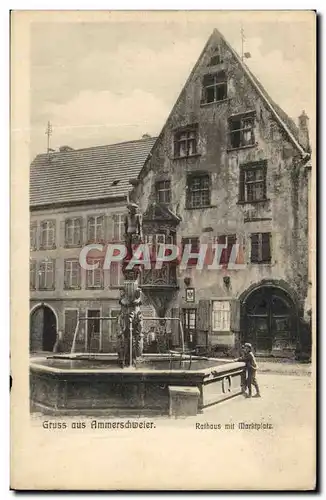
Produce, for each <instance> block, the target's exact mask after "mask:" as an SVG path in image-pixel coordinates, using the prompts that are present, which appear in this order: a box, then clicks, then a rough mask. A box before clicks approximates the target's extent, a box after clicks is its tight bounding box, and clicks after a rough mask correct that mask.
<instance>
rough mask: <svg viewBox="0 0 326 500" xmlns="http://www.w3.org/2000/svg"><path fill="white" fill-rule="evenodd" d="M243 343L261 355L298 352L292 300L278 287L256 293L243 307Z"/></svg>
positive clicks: (260, 289) (263, 288)
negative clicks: (249, 344) (250, 344)
mask: <svg viewBox="0 0 326 500" xmlns="http://www.w3.org/2000/svg"><path fill="white" fill-rule="evenodd" d="M242 316H243V327H244V328H243V340H244V341H247V342H251V343H252V345H253V347H254V349H255V351H256V352H257V353H261V354H267V355H268V354H274V355H275V354H276V355H277V354H279V355H283V354H284V353H285V352H287V351H289V350H290V351H291V350H294V349H295V346H296V340H297V328H296V326H297V315H296V309H295V306H294V303H293V301H292V299H291V298H290V297H289V296H288V295H287V294H286V293H285V292H284V291H283V290H280V289H278V288H276V287H261V288H259V289H258V290H255V291H253V292H252V293H251V294H250V295H249V297H248V298H247V299H246V301H245V303H244V304H243V315H242Z"/></svg>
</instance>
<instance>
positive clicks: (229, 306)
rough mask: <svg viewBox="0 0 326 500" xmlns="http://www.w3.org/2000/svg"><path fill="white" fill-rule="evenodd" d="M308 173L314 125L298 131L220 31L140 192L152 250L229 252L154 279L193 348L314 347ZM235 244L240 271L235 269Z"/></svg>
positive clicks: (274, 351) (153, 290)
mask: <svg viewBox="0 0 326 500" xmlns="http://www.w3.org/2000/svg"><path fill="white" fill-rule="evenodd" d="M309 176H310V148H309V136H308V117H307V116H306V115H305V113H304V112H303V113H302V115H301V116H300V117H299V122H298V126H296V125H295V123H294V122H293V121H292V120H291V119H290V118H289V117H288V116H287V115H286V113H285V112H284V111H283V110H281V108H280V107H279V106H278V105H277V104H276V103H275V102H273V100H272V99H271V98H270V96H269V95H268V94H267V92H266V91H265V89H264V88H263V87H262V85H261V84H260V82H259V81H258V80H257V78H256V77H255V76H254V75H253V74H252V72H251V71H250V70H249V68H248V67H247V66H246V65H245V63H244V62H243V61H242V60H241V58H240V57H239V56H238V55H237V53H236V52H235V51H234V50H233V48H232V47H231V46H230V45H229V44H228V42H227V41H226V40H225V39H224V37H223V36H222V35H221V34H220V33H219V32H218V31H217V30H215V31H214V32H213V34H212V36H211V37H210V39H209V40H208V42H207V44H206V46H205V48H204V50H203V52H202V54H201V56H200V58H199V60H198V61H197V63H196V65H195V67H194V69H193V71H192V72H191V74H190V76H189V78H188V80H187V82H186V84H185V86H184V88H183V89H182V91H181V94H180V96H179V98H178V100H177V102H176V103H175V105H174V107H173V109H172V111H171V114H170V116H169V117H168V119H167V122H166V123H165V125H164V127H163V129H162V131H161V133H160V135H159V137H158V139H157V140H156V142H155V145H154V147H153V149H152V152H151V156H150V157H149V158H148V159H147V161H146V163H145V165H144V167H143V168H142V170H141V172H140V174H139V184H138V186H137V187H136V188H135V190H134V192H133V196H134V199H135V200H137V201H138V203H139V204H140V206H141V210H142V212H143V213H144V225H145V226H146V228H147V229H146V230H145V232H147V233H148V234H149V235H150V234H152V237H151V242H154V244H157V243H160V242H173V243H175V244H177V245H178V246H179V247H181V248H183V247H185V244H191V249H192V252H193V253H195V254H196V252H199V251H200V245H201V244H203V243H206V244H207V245H208V246H212V245H213V244H216V243H219V244H223V245H225V249H224V250H223V252H222V255H221V261H220V262H221V263H222V264H223V266H222V269H218V270H211V269H208V268H207V267H206V268H204V269H202V270H198V269H196V265H197V260H196V258H193V259H192V260H191V261H190V263H189V265H188V268H187V269H186V270H185V271H183V272H182V271H179V270H178V267H176V266H175V265H174V264H171V265H166V266H165V269H163V270H152V271H147V272H146V275H145V283H144V286H143V291H144V293H145V294H146V296H148V297H149V298H150V300H151V301H152V303H153V304H154V306H155V308H156V311H157V313H158V314H160V315H162V316H163V315H164V314H165V315H166V314H167V315H169V316H170V315H172V316H176V317H180V318H181V319H182V323H183V326H184V334H185V341H186V344H187V345H188V346H189V347H197V348H202V349H203V350H205V351H206V352H208V351H209V350H210V349H215V350H217V351H219V350H224V351H229V352H231V353H232V352H233V351H235V350H236V349H237V348H238V347H239V344H240V342H243V341H249V342H251V343H252V344H253V346H254V348H255V350H256V352H257V354H261V355H274V356H293V355H294V354H295V353H297V354H300V353H301V354H302V352H303V351H305V352H308V351H309V348H310V331H309V310H310V307H311V306H310V304H309V293H308V287H309V284H308V194H309V193H308V184H309ZM234 245H238V246H239V255H238V257H237V259H238V260H237V262H238V263H242V264H243V266H242V268H238V269H232V268H231V267H230V266H228V262H229V259H230V255H231V252H232V248H233V247H234ZM170 343H171V344H172V345H174V346H176V345H180V332H178V330H175V332H174V333H173V332H172V338H171V342H170Z"/></svg>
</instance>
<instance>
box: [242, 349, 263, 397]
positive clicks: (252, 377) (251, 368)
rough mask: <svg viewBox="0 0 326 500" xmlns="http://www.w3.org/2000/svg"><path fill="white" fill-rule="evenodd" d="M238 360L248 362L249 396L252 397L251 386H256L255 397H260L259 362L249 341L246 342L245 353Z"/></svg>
mask: <svg viewBox="0 0 326 500" xmlns="http://www.w3.org/2000/svg"><path fill="white" fill-rule="evenodd" d="M237 361H243V362H244V363H246V370H247V386H248V391H249V394H248V397H249V398H251V396H252V389H251V386H254V387H255V389H256V394H255V396H253V397H254V398H260V397H261V395H260V390H259V385H258V382H257V378H256V373H257V363H256V359H255V356H254V354H253V352H252V345H251V344H249V342H246V343H245V344H244V346H243V355H242V356H241V358H238V359H237Z"/></svg>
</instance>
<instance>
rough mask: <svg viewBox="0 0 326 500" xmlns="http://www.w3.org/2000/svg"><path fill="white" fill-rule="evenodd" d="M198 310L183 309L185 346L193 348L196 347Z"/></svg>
mask: <svg viewBox="0 0 326 500" xmlns="http://www.w3.org/2000/svg"><path fill="white" fill-rule="evenodd" d="M196 323H197V310H196V309H182V326H183V334H184V342H185V346H186V347H188V348H192V347H194V346H195V345H196Z"/></svg>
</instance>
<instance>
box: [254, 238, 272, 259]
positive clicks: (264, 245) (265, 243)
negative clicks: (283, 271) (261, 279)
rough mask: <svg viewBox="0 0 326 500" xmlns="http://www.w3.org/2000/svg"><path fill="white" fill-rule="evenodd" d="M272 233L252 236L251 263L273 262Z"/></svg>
mask: <svg viewBox="0 0 326 500" xmlns="http://www.w3.org/2000/svg"><path fill="white" fill-rule="evenodd" d="M270 241H271V233H253V234H251V262H253V263H262V264H263V263H269V262H270V261H271V248H270Z"/></svg>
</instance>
